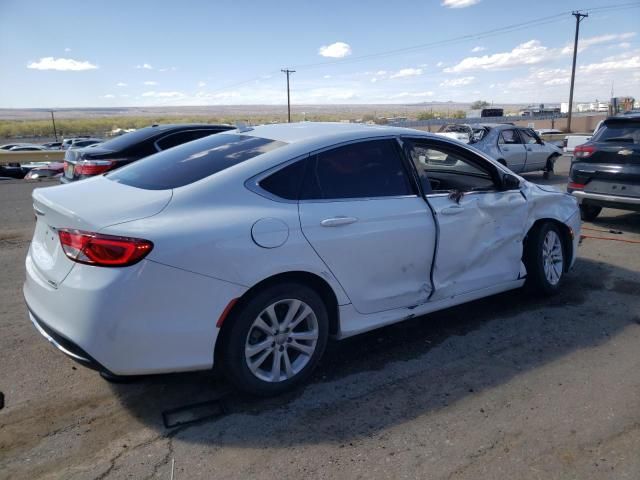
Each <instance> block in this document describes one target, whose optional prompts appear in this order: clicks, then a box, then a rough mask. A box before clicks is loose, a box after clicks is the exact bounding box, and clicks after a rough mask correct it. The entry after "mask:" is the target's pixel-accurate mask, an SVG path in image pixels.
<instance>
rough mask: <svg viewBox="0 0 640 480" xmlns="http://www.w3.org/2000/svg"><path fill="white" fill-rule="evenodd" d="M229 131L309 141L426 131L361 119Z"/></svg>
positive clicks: (302, 141) (273, 125)
mask: <svg viewBox="0 0 640 480" xmlns="http://www.w3.org/2000/svg"><path fill="white" fill-rule="evenodd" d="M227 133H239V134H243V135H250V136H254V137H262V138H268V139H270V140H277V141H280V142H285V143H290V144H291V143H310V142H312V141H323V140H327V141H333V140H336V139H340V138H345V139H358V138H367V137H378V136H388V135H416V134H418V135H419V134H425V135H427V132H423V131H420V130H414V129H410V128H401V127H389V126H386V125H365V124H361V123H339V122H299V123H276V124H270V125H260V126H256V127H248V128H246V129H242V128H241V129H238V130H233V131H231V132H227Z"/></svg>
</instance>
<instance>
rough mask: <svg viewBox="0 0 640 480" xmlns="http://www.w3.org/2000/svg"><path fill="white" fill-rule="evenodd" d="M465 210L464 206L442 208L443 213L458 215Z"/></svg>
mask: <svg viewBox="0 0 640 480" xmlns="http://www.w3.org/2000/svg"><path fill="white" fill-rule="evenodd" d="M463 211H464V208H462V207H447V208H443V209H442V210H440V213H442V215H457V214H459V213H462V212H463Z"/></svg>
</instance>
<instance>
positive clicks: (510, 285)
mask: <svg viewBox="0 0 640 480" xmlns="http://www.w3.org/2000/svg"><path fill="white" fill-rule="evenodd" d="M524 281H525V279H518V280H514V281H511V282H505V283H500V284H498V285H494V286H492V287H487V288H483V289H480V290H475V291H473V292H469V293H465V294H462V295H458V296H455V297H449V298H443V299H441V300H437V301H434V302H427V303H424V304H422V305H418V306H416V307H411V308H398V309H395V310H387V311H384V312H378V313H372V314H366V315H365V314H362V313H358V312H357V311H356V310H355V308H353V305H352V304H349V305H341V306H340V307H339V312H340V331H339V332H338V334H337V335H336V338H338V339H343V338H348V337H351V336H353V335H358V334H360V333H364V332H368V331H369V330H374V329H376V328H380V327H385V326H387V325H392V324H394V323H398V322H401V321H403V320H409V319H410V318H414V317H419V316H420V315H425V314H427V313H431V312H436V311H438V310H444V309H445V308H449V307H453V306H455V305H460V304H462V303H467V302H471V301H473V300H478V299H479V298H484V297H488V296H491V295H495V294H497V293H502V292H506V291H507V290H513V289H516V288H520V287H521V286H522V285H524Z"/></svg>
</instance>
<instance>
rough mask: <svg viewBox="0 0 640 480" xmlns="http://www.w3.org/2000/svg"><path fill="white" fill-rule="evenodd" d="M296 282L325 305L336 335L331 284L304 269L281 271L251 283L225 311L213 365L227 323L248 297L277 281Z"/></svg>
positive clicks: (337, 323)
mask: <svg viewBox="0 0 640 480" xmlns="http://www.w3.org/2000/svg"><path fill="white" fill-rule="evenodd" d="M284 282H290V283H298V284H300V285H304V286H307V287H309V288H312V289H313V290H314V291H315V292H316V293H317V294H318V295H320V298H322V301H323V302H324V304H325V306H326V307H327V314H328V316H329V334H330V335H336V334H337V333H338V332H339V331H340V314H339V308H338V297H337V296H336V293H335V292H334V291H333V288H331V285H329V283H328V282H327V281H326V280H325V279H324V278H322V277H321V276H319V275H317V274H315V273H311V272H306V271H291V272H282V273H278V274H275V275H272V276H270V277H267V278H265V279H263V280H261V281H260V282H258V283H256V284H255V285H253V286H252V287H251V288H249V290H247V291H246V292H245V293H243V294H242V296H241V297H239V298H237V299H236V300H235V301H234V302H233V304H232V306H231V308H230V310H229V311H228V312H226V313H227V315H226V317H225V319H224V321H223V322H222V326H221V327H220V332H218V337H217V339H216V348H215V350H214V355H215V357H216V358H215V362H214V365H215V364H216V363H219V362H218V355H219V354H220V353H221V351H222V349H221V348H218V347H219V345H220V343H221V342H223V341H224V338H225V335H226V332H227V331H228V330H229V328H228V327H229V325H231V324H232V323H233V317H234V315H235V314H237V312H239V311H240V310H241V308H242V306H243V305H244V304H246V302H247V301H249V299H251V298H252V297H253V296H254V295H255V294H256V293H257V292H260V291H262V290H264V289H265V288H268V287H270V286H272V285H276V284H278V283H284Z"/></svg>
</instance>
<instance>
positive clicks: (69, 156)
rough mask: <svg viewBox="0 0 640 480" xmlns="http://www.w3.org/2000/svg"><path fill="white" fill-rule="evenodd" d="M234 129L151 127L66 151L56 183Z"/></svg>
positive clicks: (99, 172)
mask: <svg viewBox="0 0 640 480" xmlns="http://www.w3.org/2000/svg"><path fill="white" fill-rule="evenodd" d="M234 128H235V127H232V126H230V125H209V124H177V125H152V126H150V127H145V128H141V129H140V130H136V131H135V132H130V133H125V134H124V135H122V136H120V137H116V138H113V139H111V140H108V141H106V142H103V143H100V144H98V145H93V146H89V147H86V148H81V149H77V150H67V151H66V153H65V156H64V173H63V175H62V177H61V178H60V181H61V182H62V183H69V182H73V181H76V180H82V179H83V178H87V177H91V176H94V175H101V174H103V173H105V172H107V171H109V170H113V169H115V168H118V167H122V166H123V165H127V164H129V163H131V162H135V161H136V160H140V159H141V158H144V157H148V156H149V155H152V154H154V153H157V152H160V151H162V150H166V149H168V148H171V147H175V146H177V145H181V144H183V143H187V142H190V141H192V140H197V139H198V138H202V137H206V136H208V135H212V134H214V133H220V132H224V131H226V130H233V129H234Z"/></svg>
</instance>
